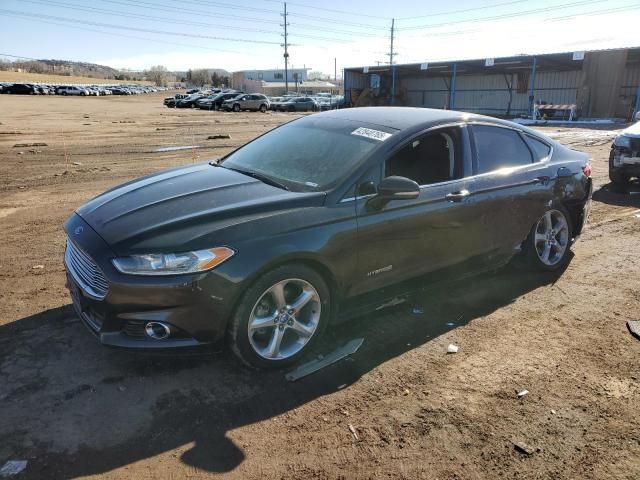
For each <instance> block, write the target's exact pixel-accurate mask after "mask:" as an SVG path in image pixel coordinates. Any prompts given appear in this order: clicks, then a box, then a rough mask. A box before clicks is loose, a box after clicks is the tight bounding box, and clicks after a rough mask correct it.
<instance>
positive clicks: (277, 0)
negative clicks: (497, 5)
mask: <svg viewBox="0 0 640 480" xmlns="http://www.w3.org/2000/svg"><path fill="white" fill-rule="evenodd" d="M265 1H266V2H272V3H280V0H265ZM521 1H526V0H521ZM288 3H289V5H295V6H297V7H301V8H311V9H313V10H321V11H324V12H333V13H342V14H345V15H353V16H357V17H367V18H376V19H379V20H388V18H387V17H381V16H378V15H370V14H368V13H362V12H348V11H346V10H336V9H333V8H325V7H316V6H315V5H308V4H305V3H300V2H288Z"/></svg>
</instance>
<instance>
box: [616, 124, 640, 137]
mask: <svg viewBox="0 0 640 480" xmlns="http://www.w3.org/2000/svg"><path fill="white" fill-rule="evenodd" d="M620 135H624V136H625V137H632V138H640V122H637V123H634V124H633V125H631V126H630V127H627V128H625V129H624V130H622V132H620Z"/></svg>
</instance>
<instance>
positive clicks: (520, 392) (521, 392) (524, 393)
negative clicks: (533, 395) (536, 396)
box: [518, 390, 529, 398]
mask: <svg viewBox="0 0 640 480" xmlns="http://www.w3.org/2000/svg"><path fill="white" fill-rule="evenodd" d="M528 393H529V390H520V391H519V392H518V398H522V397H524V396H525V395H527V394H528Z"/></svg>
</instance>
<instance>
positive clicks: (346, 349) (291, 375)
mask: <svg viewBox="0 0 640 480" xmlns="http://www.w3.org/2000/svg"><path fill="white" fill-rule="evenodd" d="M362 342H364V338H354V339H353V340H351V341H349V343H347V344H346V345H344V346H342V347H340V348H338V349H337V350H334V351H333V352H331V353H328V354H327V355H325V356H322V357H320V358H316V359H313V360H311V361H310V362H307V363H304V364H302V365H300V366H299V367H298V368H296V369H294V370H292V371H290V372H288V373H287V374H285V376H284V377H285V378H286V379H287V380H289V381H290V382H295V381H296V380H299V379H301V378H302V377H306V376H307V375H311V374H312V373H315V372H317V371H318V370H321V369H323V368H325V367H328V366H329V365H332V364H334V363H336V362H337V361H339V360H342V359H343V358H345V357H347V356H349V355H352V354H354V353H355V352H356V351H357V350H358V349H359V348H360V346H361V345H362Z"/></svg>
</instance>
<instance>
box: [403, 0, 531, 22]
mask: <svg viewBox="0 0 640 480" xmlns="http://www.w3.org/2000/svg"><path fill="white" fill-rule="evenodd" d="M516 3H531V0H515V1H512V2H503V3H494V4H492V5H483V6H482V7H473V8H464V9H461V10H447V11H445V12H436V13H430V14H429V15H412V16H410V17H401V18H398V20H413V19H415V18H431V17H441V16H443V15H455V14H456V13H467V12H474V11H476V10H486V9H488V8H494V7H504V6H507V5H515V4H516Z"/></svg>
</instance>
